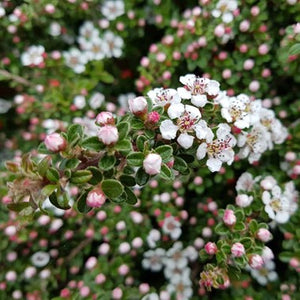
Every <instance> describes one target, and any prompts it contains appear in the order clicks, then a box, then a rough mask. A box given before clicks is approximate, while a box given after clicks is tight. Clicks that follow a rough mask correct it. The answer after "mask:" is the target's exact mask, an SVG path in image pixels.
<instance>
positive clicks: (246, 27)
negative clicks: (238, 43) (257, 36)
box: [240, 20, 250, 32]
mask: <svg viewBox="0 0 300 300" xmlns="http://www.w3.org/2000/svg"><path fill="white" fill-rule="evenodd" d="M249 28H250V22H249V21H248V20H244V21H242V22H241V23H240V31H242V32H246V31H248V30H249Z"/></svg>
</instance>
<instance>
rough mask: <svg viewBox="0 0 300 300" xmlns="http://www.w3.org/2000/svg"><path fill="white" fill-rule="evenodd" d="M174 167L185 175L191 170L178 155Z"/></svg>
mask: <svg viewBox="0 0 300 300" xmlns="http://www.w3.org/2000/svg"><path fill="white" fill-rule="evenodd" d="M173 168H174V170H177V171H178V172H179V173H181V174H183V175H186V174H187V173H188V171H189V167H188V165H187V163H186V162H185V161H184V160H183V159H182V158H180V157H178V156H175V161H174V165H173Z"/></svg>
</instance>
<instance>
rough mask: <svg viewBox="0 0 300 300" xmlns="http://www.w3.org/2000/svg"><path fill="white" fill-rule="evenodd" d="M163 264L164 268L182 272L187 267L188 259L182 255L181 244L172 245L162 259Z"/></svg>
mask: <svg viewBox="0 0 300 300" xmlns="http://www.w3.org/2000/svg"><path fill="white" fill-rule="evenodd" d="M163 263H164V265H165V266H166V268H168V269H171V270H175V269H179V270H182V269H184V268H186V267H187V265H188V259H187V257H186V256H185V255H184V252H183V249H182V242H176V243H175V244H174V245H173V247H172V248H170V249H169V250H168V251H167V252H166V256H165V257H164V259H163Z"/></svg>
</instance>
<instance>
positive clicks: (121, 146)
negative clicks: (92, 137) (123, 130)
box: [114, 140, 132, 152]
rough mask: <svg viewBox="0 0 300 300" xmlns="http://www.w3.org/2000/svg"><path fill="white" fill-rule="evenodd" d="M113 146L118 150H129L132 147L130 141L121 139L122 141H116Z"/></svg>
mask: <svg viewBox="0 0 300 300" xmlns="http://www.w3.org/2000/svg"><path fill="white" fill-rule="evenodd" d="M114 148H115V149H116V150H118V151H128V152H129V151H131V150H132V147H131V142H130V140H122V141H118V142H117V143H116V144H115V146H114Z"/></svg>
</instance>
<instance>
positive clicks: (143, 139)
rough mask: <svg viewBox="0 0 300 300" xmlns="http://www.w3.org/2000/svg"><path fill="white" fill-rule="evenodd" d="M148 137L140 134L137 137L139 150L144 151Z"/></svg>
mask: <svg viewBox="0 0 300 300" xmlns="http://www.w3.org/2000/svg"><path fill="white" fill-rule="evenodd" d="M147 141H148V139H147V138H146V137H145V136H144V135H139V136H138V137H137V139H136V146H137V148H138V150H139V151H141V152H143V151H144V148H145V142H147Z"/></svg>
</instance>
